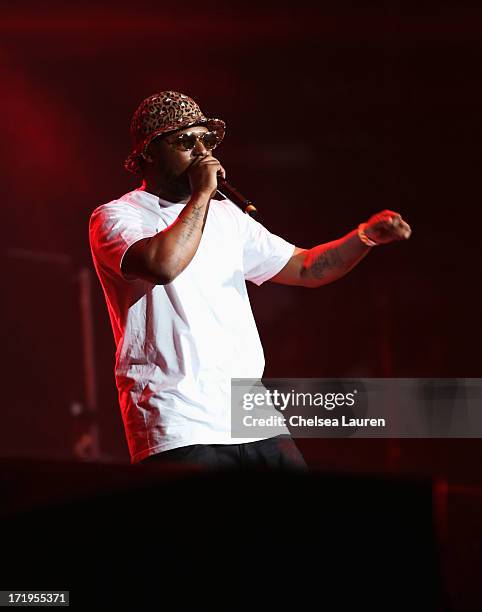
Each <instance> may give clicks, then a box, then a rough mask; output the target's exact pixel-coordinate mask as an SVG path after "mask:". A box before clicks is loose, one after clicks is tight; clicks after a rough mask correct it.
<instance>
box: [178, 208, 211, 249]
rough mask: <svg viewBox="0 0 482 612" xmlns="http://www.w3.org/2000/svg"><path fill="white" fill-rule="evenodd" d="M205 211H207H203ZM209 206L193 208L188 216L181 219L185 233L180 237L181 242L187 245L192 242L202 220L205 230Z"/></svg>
mask: <svg viewBox="0 0 482 612" xmlns="http://www.w3.org/2000/svg"><path fill="white" fill-rule="evenodd" d="M203 209H205V210H203ZM207 209H208V206H206V207H204V206H193V208H192V209H191V212H190V213H189V215H187V216H182V217H179V221H180V222H181V223H182V224H183V226H184V227H183V231H182V232H181V234H180V235H179V239H178V241H179V242H182V243H186V242H189V241H190V240H191V236H192V235H193V233H194V231H195V230H196V229H197V228H198V227H199V224H200V221H201V219H202V228H201V230H203V229H204V223H205V222H206V214H207Z"/></svg>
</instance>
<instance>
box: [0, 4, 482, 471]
mask: <svg viewBox="0 0 482 612" xmlns="http://www.w3.org/2000/svg"><path fill="white" fill-rule="evenodd" d="M404 6H405V8H402V6H401V4H399V3H395V2H394V3H385V4H384V5H380V4H375V3H366V2H364V3H358V2H353V3H349V2H339V1H338V2H325V3H316V4H315V3H313V4H311V3H309V2H304V1H298V2H293V3H288V2H279V1H278V2H257V3H256V4H255V5H251V4H245V3H242V2H230V3H228V4H223V5H216V4H214V3H199V2H192V1H191V0H188V1H185V2H183V3H179V4H177V5H173V4H172V3H163V2H155V3H154V2H152V3H150V2H138V3H127V2H116V3H112V4H102V5H98V4H96V3H93V2H92V3H90V2H82V1H81V2H76V3H75V4H74V3H72V4H67V3H60V2H59V3H54V2H50V3H47V4H42V5H41V6H40V5H38V3H19V4H15V5H13V4H10V3H4V4H3V5H1V7H0V38H1V41H2V42H1V47H0V58H1V62H0V71H1V73H0V74H1V81H2V95H1V96H0V110H1V114H2V132H3V135H2V139H1V141H0V159H1V166H2V170H3V172H2V188H3V196H2V204H3V239H2V250H3V255H4V261H3V272H4V274H3V287H4V299H3V300H2V303H3V306H4V307H5V308H6V311H5V315H4V317H3V326H2V346H3V351H2V352H3V363H4V366H3V374H4V389H6V394H4V405H3V410H2V412H3V415H2V425H1V430H0V445H1V449H2V451H1V452H2V453H3V454H24V455H25V454H27V455H29V454H30V455H36V454H43V455H47V456H61V457H62V456H71V454H72V445H73V441H75V439H76V435H77V434H76V433H75V427H76V425H75V424H73V421H75V419H74V418H73V417H72V415H71V410H72V404H76V403H80V404H81V405H84V406H85V405H86V403H87V400H86V397H85V390H84V374H85V371H84V365H83V356H82V344H81V327H80V310H79V306H78V297H79V284H78V272H79V270H80V269H81V268H83V267H89V269H91V271H92V274H94V271H93V268H92V266H91V260H90V253H89V246H88V234H87V224H88V218H89V215H90V213H91V211H92V210H93V209H94V208H95V207H96V206H98V205H99V204H102V203H105V202H107V201H109V200H112V199H114V198H117V197H119V196H120V195H122V194H123V193H125V192H127V191H129V190H131V189H133V188H135V187H137V186H138V183H137V182H136V180H135V178H134V177H133V176H132V175H129V174H128V173H127V172H125V171H124V169H123V167H122V162H123V160H124V158H125V157H126V155H127V154H128V152H129V147H130V141H129V133H128V126H129V122H130V118H131V115H132V113H133V111H134V110H135V108H136V106H137V105H138V103H139V102H140V101H141V100H142V99H143V98H144V97H146V96H148V95H150V94H152V93H155V92H157V91H161V90H163V89H174V90H177V91H181V92H184V93H187V94H188V95H191V96H192V97H194V98H195V99H196V101H198V103H199V104H200V106H201V108H202V110H203V111H204V112H205V113H206V114H207V115H209V116H215V117H216V116H218V117H221V118H223V119H224V120H225V121H226V123H227V126H228V131H227V136H226V139H225V142H224V143H223V145H222V148H220V149H219V150H218V151H219V155H218V156H219V158H220V159H221V160H222V163H223V164H224V166H225V167H226V169H227V172H228V178H229V179H231V181H232V182H233V183H234V184H235V185H237V186H238V187H239V188H240V189H241V190H242V191H243V192H245V193H246V194H247V195H249V197H251V198H252V199H253V200H254V201H255V202H256V204H257V206H258V208H259V210H260V215H261V216H260V220H261V221H262V222H263V223H264V224H265V225H266V226H267V227H268V228H269V229H270V230H271V231H273V232H275V233H277V234H279V235H281V236H283V237H284V238H286V239H287V240H289V241H291V242H293V243H295V244H296V245H298V246H300V247H311V246H314V245H315V244H319V243H322V242H325V241H329V240H332V239H334V238H337V237H339V236H341V235H343V234H344V233H346V232H347V231H349V230H351V229H353V228H354V227H356V226H357V225H358V223H359V222H361V221H364V220H366V219H367V218H368V217H369V216H370V215H371V214H373V213H375V212H377V211H379V210H382V209H385V208H389V209H392V210H395V211H398V212H400V213H401V214H402V215H403V217H404V218H405V219H406V220H407V221H408V222H409V223H410V225H411V226H412V229H413V235H412V238H411V239H410V241H409V242H408V243H397V244H392V245H388V246H384V247H380V248H377V249H375V250H374V252H372V253H371V254H369V256H368V257H367V258H366V259H365V260H364V261H363V262H362V263H361V264H360V265H359V267H358V268H357V269H356V270H354V271H353V272H352V273H351V274H350V275H349V276H348V277H346V278H344V279H342V280H340V281H338V282H336V283H334V284H332V285H330V286H327V287H323V288H320V289H318V290H309V289H303V288H291V287H285V286H280V285H274V284H271V283H266V284H265V285H264V286H262V287H261V288H257V287H254V286H252V287H251V288H250V295H251V298H252V305H253V310H254V312H255V316H256V319H257V323H258V327H259V330H260V334H261V337H262V341H263V344H264V347H265V353H266V362H267V367H266V372H265V375H266V376H267V377H343V376H364V377H375V376H388V377H402V376H403V377H405V376H408V377H477V376H481V375H482V373H481V367H480V360H479V353H480V345H481V342H480V340H481V329H480V311H481V298H480V291H479V285H480V280H479V279H480V221H481V213H480V204H479V180H478V179H479V170H478V164H479V161H480V153H479V148H480V147H479V142H480V134H481V119H480V116H481V115H480V107H481V101H482V79H481V76H482V75H481V66H482V19H481V16H480V14H479V13H478V12H476V10H475V9H473V8H467V7H464V6H462V5H461V4H457V5H456V4H455V3H453V4H449V3H443V2H439V3H436V4H435V3H434V4H420V3H419V4H418V5H417V11H415V10H414V11H411V10H410V8H409V5H408V4H405V3H404ZM92 287H93V289H92V291H93V306H94V307H93V313H94V327H95V359H96V366H95V371H96V378H97V397H98V420H99V425H100V450H101V457H103V458H104V459H106V460H109V459H113V460H118V461H121V462H128V460H129V459H128V453H127V445H126V443H125V439H124V433H123V427H122V422H121V417H120V411H119V408H118V405H117V393H116V388H115V383H114V376H113V368H114V351H115V347H114V342H113V337H112V332H111V330H110V325H109V321H108V317H107V311H106V308H105V304H104V301H103V295H102V292H101V288H100V285H99V284H98V281H97V278H96V277H95V276H93V277H92ZM466 442H467V443H468V442H469V441H460V443H461V444H462V443H464V444H463V449H467V448H468V447H467V444H465V443H466ZM427 444H428V443H427ZM432 444H435V442H433V443H432ZM454 444H455V442H454V441H440V445H439V446H438V447H437V448H436V449H435V450H433V452H431V453H430V454H431V456H432V457H433V456H434V452H435V454H437V453H439V455H440V456H441V457H442V456H445V454H446V453H451V452H453V449H454V448H455V447H454V446H453V445H454ZM470 444H471V445H472V446H471V450H470V452H474V453H476V454H477V453H478V452H479V442H478V441H477V440H475V441H470ZM451 445H452V446H451ZM300 447H301V448H302V449H303V450H304V452H305V454H306V457H307V459H308V460H309V462H310V463H311V464H312V465H316V466H318V467H326V466H328V467H333V468H336V469H343V468H348V469H357V468H358V467H359V466H360V465H364V464H366V465H369V464H370V461H374V463H375V464H376V465H378V464H379V460H380V457H382V463H383V462H385V463H386V464H387V465H392V464H393V462H395V463H396V462H397V460H398V461H399V460H400V456H401V450H400V449H401V447H400V445H399V444H398V443H397V442H396V441H391V442H386V441H353V440H336V441H335V440H333V441H323V440H316V441H315V442H313V440H311V441H309V442H308V441H307V442H306V443H304V442H303V441H300ZM417 448H418V450H417V452H420V453H422V454H423V453H424V452H426V449H427V448H430V447H429V446H427V445H424V449H425V451H424V450H423V449H422V447H421V446H419V447H417ZM433 448H434V447H433ZM373 449H377V450H376V452H375V451H374V450H373ZM374 452H375V454H374ZM411 452H412V451H411ZM413 452H415V451H413ZM456 454H457V455H458V456H459V455H460V449H459V450H457V452H456ZM409 459H410V458H407V461H408V463H410V461H409ZM427 461H429V459H427ZM412 467H413V468H414V469H415V471H417V470H422V466H421V465H417V466H412Z"/></svg>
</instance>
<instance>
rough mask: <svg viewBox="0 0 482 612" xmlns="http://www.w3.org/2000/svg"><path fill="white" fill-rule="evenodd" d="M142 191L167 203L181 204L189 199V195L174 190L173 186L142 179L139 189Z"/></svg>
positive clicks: (176, 189)
mask: <svg viewBox="0 0 482 612" xmlns="http://www.w3.org/2000/svg"><path fill="white" fill-rule="evenodd" d="M140 189H142V190H143V191H147V192H148V193H152V194H153V195H156V196H157V197H158V198H161V199H162V200H166V201H167V202H181V201H182V200H186V199H188V198H189V197H190V195H191V194H190V193H187V192H186V191H183V190H180V189H179V188H176V186H174V185H166V184H162V183H161V182H160V181H152V180H149V179H148V178H144V179H143V181H142V185H141V187H140Z"/></svg>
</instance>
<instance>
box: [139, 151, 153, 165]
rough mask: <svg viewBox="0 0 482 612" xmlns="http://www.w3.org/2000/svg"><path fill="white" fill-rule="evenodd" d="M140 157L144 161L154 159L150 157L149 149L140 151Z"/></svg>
mask: <svg viewBox="0 0 482 612" xmlns="http://www.w3.org/2000/svg"><path fill="white" fill-rule="evenodd" d="M141 156H142V159H143V160H144V161H146V162H151V163H152V162H153V161H154V159H153V158H152V157H151V155H149V151H147V152H146V153H141Z"/></svg>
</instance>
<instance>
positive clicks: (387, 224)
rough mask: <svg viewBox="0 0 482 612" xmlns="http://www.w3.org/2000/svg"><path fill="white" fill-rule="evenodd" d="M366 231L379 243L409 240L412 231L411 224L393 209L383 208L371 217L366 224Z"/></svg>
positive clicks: (369, 236)
mask: <svg viewBox="0 0 482 612" xmlns="http://www.w3.org/2000/svg"><path fill="white" fill-rule="evenodd" d="M364 231H365V235H366V236H368V238H370V239H371V240H373V241H374V242H376V243H377V244H387V243H389V242H395V241H396V240H407V239H408V238H410V235H411V233H412V230H411V228H410V225H408V223H407V222H406V221H404V220H403V219H402V216H401V215H400V214H399V213H396V212H394V211H393V210H383V211H382V212H379V213H376V214H375V215H373V216H372V217H370V219H369V220H368V221H367V222H366V223H365V224H364Z"/></svg>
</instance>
